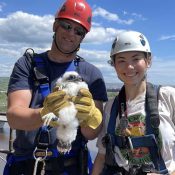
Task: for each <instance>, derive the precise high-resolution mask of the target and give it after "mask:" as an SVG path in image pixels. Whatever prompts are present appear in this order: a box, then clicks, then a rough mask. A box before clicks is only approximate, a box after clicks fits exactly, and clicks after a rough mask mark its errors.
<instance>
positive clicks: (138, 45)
mask: <svg viewBox="0 0 175 175" xmlns="http://www.w3.org/2000/svg"><path fill="white" fill-rule="evenodd" d="M127 51H141V52H146V53H151V50H150V46H149V43H148V40H147V39H146V37H145V36H144V35H143V34H142V33H139V32H136V31H125V32H121V33H119V34H118V35H117V37H116V38H115V40H114V42H113V44H112V48H111V54H110V57H111V58H112V59H113V56H114V55H115V54H117V53H121V52H127Z"/></svg>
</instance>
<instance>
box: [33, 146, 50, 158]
mask: <svg viewBox="0 0 175 175" xmlns="http://www.w3.org/2000/svg"><path fill="white" fill-rule="evenodd" d="M49 154H50V153H49ZM47 156H49V155H48V148H46V149H38V147H36V148H35V150H34V151H33V157H34V159H35V160H36V159H38V158H40V161H43V160H45V159H46V158H47Z"/></svg>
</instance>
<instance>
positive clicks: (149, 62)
mask: <svg viewBox="0 0 175 175" xmlns="http://www.w3.org/2000/svg"><path fill="white" fill-rule="evenodd" d="M151 64H152V57H151V56H149V57H148V58H147V68H149V67H151Z"/></svg>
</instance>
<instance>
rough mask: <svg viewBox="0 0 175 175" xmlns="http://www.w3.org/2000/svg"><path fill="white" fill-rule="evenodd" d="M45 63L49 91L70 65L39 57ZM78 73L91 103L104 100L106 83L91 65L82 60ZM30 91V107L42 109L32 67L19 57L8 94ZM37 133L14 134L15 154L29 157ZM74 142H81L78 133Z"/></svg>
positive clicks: (26, 59) (45, 53)
mask: <svg viewBox="0 0 175 175" xmlns="http://www.w3.org/2000/svg"><path fill="white" fill-rule="evenodd" d="M40 56H41V57H43V58H44V59H45V60H46V67H47V74H48V77H49V81H50V89H51V90H52V89H53V87H54V85H55V82H56V81H57V79H58V78H59V77H60V76H62V75H63V74H64V72H65V71H66V69H67V68H68V66H69V65H70V62H66V63H56V62H53V61H51V60H49V59H48V56H47V52H44V53H42V54H40ZM78 73H79V74H80V76H81V77H82V78H83V80H84V81H86V83H87V84H88V87H89V90H90V92H91V93H92V96H93V99H94V100H100V101H107V92H106V87H105V83H104V80H103V77H102V74H101V72H100V71H99V70H98V69H97V68H96V67H95V66H93V65H92V64H90V63H88V62H86V61H84V60H81V61H80V62H79V64H78ZM24 89H29V90H32V94H33V97H32V101H31V104H30V107H31V108H38V107H42V104H43V97H42V95H41V93H40V92H39V87H38V86H36V84H35V81H34V74H33V68H32V65H31V62H30V60H29V59H28V58H27V57H25V56H23V57H21V58H20V59H19V60H18V61H17V62H16V63H15V66H14V69H13V72H12V74H11V76H10V81H9V86H8V93H10V92H13V91H17V90H24ZM37 131H38V130H34V131H22V130H17V131H16V139H15V141H14V149H15V153H16V154H25V155H26V154H28V153H31V152H32V151H33V149H34V147H35V145H34V140H35V136H36V133H37ZM55 133H56V131H55V128H53V129H51V132H50V136H51V143H55V140H56V134H55ZM78 135H79V136H77V139H76V141H75V143H73V145H72V147H73V148H74V147H75V145H77V143H76V142H78V141H79V139H81V138H80V137H81V136H80V134H78Z"/></svg>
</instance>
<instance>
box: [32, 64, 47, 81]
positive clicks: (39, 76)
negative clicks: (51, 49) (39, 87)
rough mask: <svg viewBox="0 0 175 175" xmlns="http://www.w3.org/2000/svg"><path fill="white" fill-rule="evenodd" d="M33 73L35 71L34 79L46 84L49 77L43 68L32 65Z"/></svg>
mask: <svg viewBox="0 0 175 175" xmlns="http://www.w3.org/2000/svg"><path fill="white" fill-rule="evenodd" d="M34 73H35V77H36V80H37V81H38V82H39V83H40V84H47V83H48V82H49V78H48V77H47V76H46V75H45V74H44V72H43V68H39V67H34Z"/></svg>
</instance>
